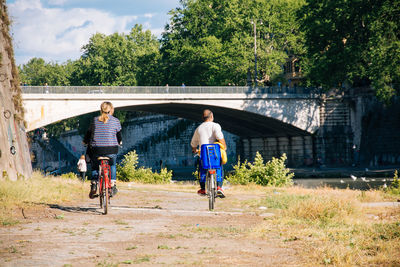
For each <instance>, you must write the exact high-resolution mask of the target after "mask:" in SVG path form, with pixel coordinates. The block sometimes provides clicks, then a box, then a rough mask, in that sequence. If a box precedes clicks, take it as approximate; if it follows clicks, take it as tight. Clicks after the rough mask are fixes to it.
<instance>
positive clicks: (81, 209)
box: [47, 204, 103, 215]
mask: <svg viewBox="0 0 400 267" xmlns="http://www.w3.org/2000/svg"><path fill="white" fill-rule="evenodd" d="M47 206H48V207H49V208H52V209H58V210H62V211H66V212H71V213H93V214H97V215H101V214H103V213H102V212H101V211H99V210H98V208H95V207H93V208H92V207H76V206H62V205H59V204H47Z"/></svg>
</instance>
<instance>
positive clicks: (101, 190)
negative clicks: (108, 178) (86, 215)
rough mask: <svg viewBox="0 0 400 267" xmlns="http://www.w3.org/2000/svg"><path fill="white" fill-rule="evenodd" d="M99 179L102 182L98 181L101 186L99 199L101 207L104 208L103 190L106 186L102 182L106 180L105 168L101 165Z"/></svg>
mask: <svg viewBox="0 0 400 267" xmlns="http://www.w3.org/2000/svg"><path fill="white" fill-rule="evenodd" d="M99 178H100V179H99V181H100V182H98V183H97V184H98V186H99V188H98V189H99V191H98V192H99V200H100V209H102V208H103V190H104V186H103V184H102V182H103V181H104V175H103V170H102V169H101V167H100V169H99Z"/></svg>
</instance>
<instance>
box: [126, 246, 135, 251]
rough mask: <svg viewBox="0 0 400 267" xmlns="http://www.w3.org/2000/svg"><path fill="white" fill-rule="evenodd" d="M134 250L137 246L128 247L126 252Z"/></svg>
mask: <svg viewBox="0 0 400 267" xmlns="http://www.w3.org/2000/svg"><path fill="white" fill-rule="evenodd" d="M133 249H137V246H131V247H127V248H126V249H125V250H133Z"/></svg>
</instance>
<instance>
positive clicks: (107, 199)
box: [103, 178, 110, 214]
mask: <svg viewBox="0 0 400 267" xmlns="http://www.w3.org/2000/svg"><path fill="white" fill-rule="evenodd" d="M106 179H108V178H106ZM103 191H104V214H107V212H108V204H109V203H110V194H109V190H108V187H106V185H105V183H104V190H103Z"/></svg>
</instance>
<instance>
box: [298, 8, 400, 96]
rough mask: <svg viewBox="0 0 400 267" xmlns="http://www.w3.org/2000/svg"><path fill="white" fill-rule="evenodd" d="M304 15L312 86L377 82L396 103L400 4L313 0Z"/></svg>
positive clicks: (379, 90)
mask: <svg viewBox="0 0 400 267" xmlns="http://www.w3.org/2000/svg"><path fill="white" fill-rule="evenodd" d="M299 16H300V17H301V22H302V26H301V29H302V30H303V31H304V32H305V38H306V47H307V51H308V54H307V56H306V61H305V62H306V63H307V64H305V66H304V69H303V70H304V71H305V73H306V75H307V77H308V78H309V81H310V83H312V84H313V85H322V86H325V87H327V88H331V87H338V86H340V85H341V84H342V83H344V82H348V83H349V84H351V85H352V86H360V85H369V84H371V83H372V85H373V86H374V88H375V89H376V91H377V94H378V96H380V98H381V99H383V100H388V99H390V97H391V96H392V95H393V94H394V93H395V91H394V89H393V87H392V84H393V83H398V82H399V75H400V74H399V73H400V65H399V63H400V53H399V52H400V41H399V38H400V28H399V27H400V25H399V17H400V1H399V0H393V1H392V0H390V1H389V0H367V1H364V0H328V1H325V0H307V4H306V5H305V6H303V8H302V9H301V11H300V12H299Z"/></svg>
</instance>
